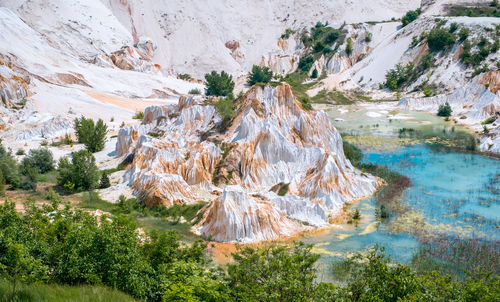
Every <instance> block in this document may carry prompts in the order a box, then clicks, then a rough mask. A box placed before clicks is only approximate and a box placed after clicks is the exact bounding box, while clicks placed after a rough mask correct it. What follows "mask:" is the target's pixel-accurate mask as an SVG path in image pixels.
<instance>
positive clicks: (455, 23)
mask: <svg viewBox="0 0 500 302" xmlns="http://www.w3.org/2000/svg"><path fill="white" fill-rule="evenodd" d="M457 29H458V23H457V22H453V23H451V24H450V28H449V29H448V31H449V32H450V33H454V32H456V31H457Z"/></svg>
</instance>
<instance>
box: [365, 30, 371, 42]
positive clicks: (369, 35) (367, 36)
mask: <svg viewBox="0 0 500 302" xmlns="http://www.w3.org/2000/svg"><path fill="white" fill-rule="evenodd" d="M371 41H372V33H371V32H368V31H367V32H365V42H366V43H370V42H371Z"/></svg>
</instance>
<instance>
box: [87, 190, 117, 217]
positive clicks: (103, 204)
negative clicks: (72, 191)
mask: <svg viewBox="0 0 500 302" xmlns="http://www.w3.org/2000/svg"><path fill="white" fill-rule="evenodd" d="M78 207H79V208H82V209H88V210H102V211H106V212H110V213H114V212H115V210H116V204H113V203H110V202H108V201H105V200H102V199H101V198H100V197H99V194H98V193H97V192H93V191H88V192H83V193H82V201H80V202H79V203H78Z"/></svg>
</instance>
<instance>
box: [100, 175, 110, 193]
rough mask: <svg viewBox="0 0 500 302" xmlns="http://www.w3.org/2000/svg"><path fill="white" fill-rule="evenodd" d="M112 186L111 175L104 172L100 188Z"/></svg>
mask: <svg viewBox="0 0 500 302" xmlns="http://www.w3.org/2000/svg"><path fill="white" fill-rule="evenodd" d="M110 186H111V183H110V181H109V176H108V174H106V173H102V175H101V180H100V181H99V189H106V188H109V187H110Z"/></svg>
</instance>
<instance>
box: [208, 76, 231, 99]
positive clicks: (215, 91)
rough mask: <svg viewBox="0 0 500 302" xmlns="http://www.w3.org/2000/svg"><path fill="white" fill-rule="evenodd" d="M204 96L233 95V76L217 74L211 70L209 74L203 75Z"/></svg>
mask: <svg viewBox="0 0 500 302" xmlns="http://www.w3.org/2000/svg"><path fill="white" fill-rule="evenodd" d="M205 81H206V88H205V94H206V95H215V96H227V95H229V94H232V93H233V89H234V82H233V76H231V75H229V74H227V73H226V72H225V71H221V73H220V74H219V73H217V71H215V70H212V72H211V73H207V74H205Z"/></svg>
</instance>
